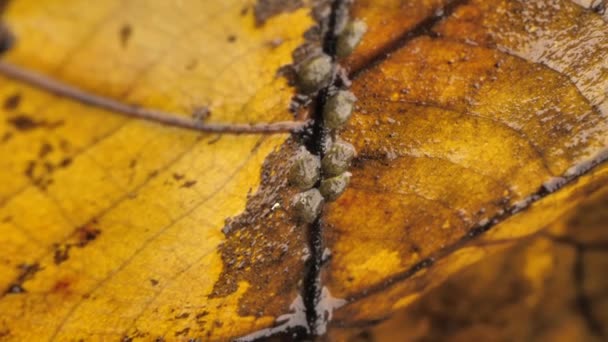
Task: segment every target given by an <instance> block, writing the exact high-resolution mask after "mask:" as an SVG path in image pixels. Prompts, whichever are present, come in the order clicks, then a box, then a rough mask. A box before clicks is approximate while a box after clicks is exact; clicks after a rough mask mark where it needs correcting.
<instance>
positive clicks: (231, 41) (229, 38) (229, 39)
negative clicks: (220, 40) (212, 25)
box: [228, 34, 236, 43]
mask: <svg viewBox="0 0 608 342" xmlns="http://www.w3.org/2000/svg"><path fill="white" fill-rule="evenodd" d="M228 42H229V43H234V42H236V36H235V35H233V34H231V35H229V36H228Z"/></svg>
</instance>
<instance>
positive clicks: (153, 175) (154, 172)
mask: <svg viewBox="0 0 608 342" xmlns="http://www.w3.org/2000/svg"><path fill="white" fill-rule="evenodd" d="M156 176H158V170H152V171H150V173H149V174H148V179H152V178H154V177H156Z"/></svg>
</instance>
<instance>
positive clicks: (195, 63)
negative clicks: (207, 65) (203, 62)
mask: <svg viewBox="0 0 608 342" xmlns="http://www.w3.org/2000/svg"><path fill="white" fill-rule="evenodd" d="M197 66H198V61H197V60H195V59H193V60H191V61H190V63H188V64H186V70H194V69H195V68H196V67H197Z"/></svg>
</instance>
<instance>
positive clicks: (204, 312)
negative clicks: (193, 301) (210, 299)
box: [194, 310, 209, 321]
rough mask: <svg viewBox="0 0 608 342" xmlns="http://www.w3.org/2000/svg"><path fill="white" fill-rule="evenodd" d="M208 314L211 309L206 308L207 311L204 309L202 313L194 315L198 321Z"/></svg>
mask: <svg viewBox="0 0 608 342" xmlns="http://www.w3.org/2000/svg"><path fill="white" fill-rule="evenodd" d="M207 315H209V311H207V310H205V311H202V312H200V313H197V314H196V316H194V317H195V318H196V320H197V321H198V320H199V319H201V318H203V317H205V316H207Z"/></svg>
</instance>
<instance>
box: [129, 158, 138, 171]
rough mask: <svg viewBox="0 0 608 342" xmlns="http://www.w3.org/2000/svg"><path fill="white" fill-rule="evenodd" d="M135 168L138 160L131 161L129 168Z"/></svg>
mask: <svg viewBox="0 0 608 342" xmlns="http://www.w3.org/2000/svg"><path fill="white" fill-rule="evenodd" d="M135 166H137V159H131V161H130V162H129V168H130V169H134V168H135Z"/></svg>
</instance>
